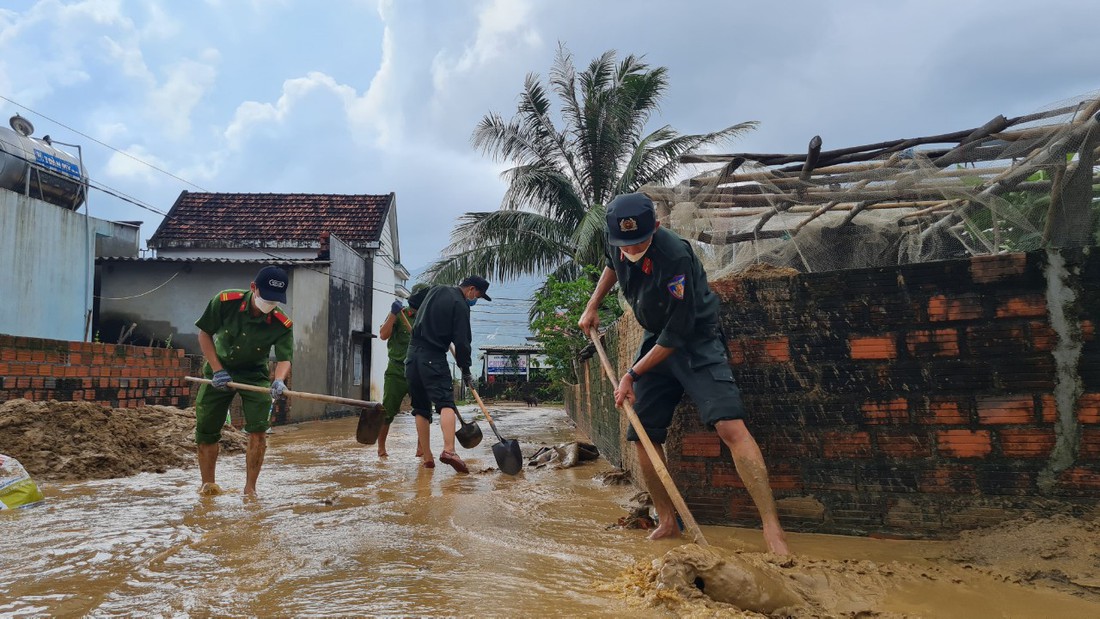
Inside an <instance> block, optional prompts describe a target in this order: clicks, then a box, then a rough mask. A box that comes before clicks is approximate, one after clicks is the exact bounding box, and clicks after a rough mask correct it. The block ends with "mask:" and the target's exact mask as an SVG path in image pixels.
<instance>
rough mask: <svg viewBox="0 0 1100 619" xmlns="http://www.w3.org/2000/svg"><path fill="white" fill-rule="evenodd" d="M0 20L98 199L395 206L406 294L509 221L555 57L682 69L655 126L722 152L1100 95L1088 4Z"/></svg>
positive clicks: (978, 121)
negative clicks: (466, 218) (520, 128)
mask: <svg viewBox="0 0 1100 619" xmlns="http://www.w3.org/2000/svg"><path fill="white" fill-rule="evenodd" d="M0 6H2V8H0V97H2V98H0V114H2V115H3V118H7V117H9V116H11V115H12V114H14V113H16V112H18V113H20V114H22V115H23V116H26V117H27V118H29V119H30V120H31V121H32V122H33V123H34V125H35V127H36V133H35V135H37V136H41V135H44V134H50V135H51V136H52V137H53V138H55V139H57V140H61V141H64V142H72V143H79V144H81V146H82V149H83V155H84V159H85V164H86V169H87V170H88V172H89V175H90V176H91V177H92V179H93V180H94V181H95V182H96V183H97V184H100V185H104V186H107V187H111V188H113V189H115V190H116V191H117V192H119V193H121V194H124V195H127V196H132V197H133V198H135V199H136V200H137V201H139V202H141V203H144V204H148V205H151V206H152V207H153V208H155V209H158V210H160V211H166V210H168V208H169V207H170V206H171V204H172V202H173V201H174V200H175V198H176V197H177V196H178V195H179V192H180V191H182V190H199V191H222V192H295V193H297V192H311V193H388V192H391V191H392V192H395V193H396V194H397V202H398V211H399V229H400V236H401V242H402V243H401V245H402V247H401V252H402V261H403V262H404V263H405V265H406V266H408V267H409V268H410V269H411V270H413V271H417V270H419V269H421V268H422V267H424V266H425V265H426V264H428V263H430V262H431V261H433V260H435V259H436V258H437V257H438V255H439V252H440V250H441V249H442V248H443V247H444V246H445V245H446V244H447V240H448V236H449V233H450V229H451V226H452V224H453V222H454V221H455V219H456V217H457V216H458V215H460V214H461V213H463V212H465V211H476V210H490V209H493V208H495V207H496V206H497V205H498V204H499V203H500V199H501V196H502V194H503V185H502V183H501V182H500V180H499V177H498V175H499V173H500V171H501V170H502V169H503V167H504V166H503V164H501V163H500V162H494V161H491V160H489V159H486V158H485V157H484V156H482V155H481V154H479V153H477V152H475V151H474V150H473V149H472V148H471V146H470V142H469V138H470V133H471V131H472V130H473V128H474V126H475V124H476V123H477V121H478V120H480V119H481V117H482V116H483V115H484V114H486V113H488V112H490V111H493V112H499V113H502V114H503V115H505V116H506V117H508V116H511V114H512V112H513V111H514V109H515V104H516V100H517V99H516V98H517V94H518V93H519V91H520V88H521V86H522V83H523V79H524V76H525V75H526V74H527V73H529V72H536V73H540V74H542V75H546V74H547V72H548V69H549V68H550V66H551V64H552V62H553V59H554V55H555V52H556V50H557V47H558V44H559V42H560V43H562V44H564V45H566V46H567V47H568V49H569V50H570V51H571V52H572V53H573V55H574V57H575V59H576V61H577V64H578V65H583V64H586V63H587V62H588V61H589V60H591V59H592V58H595V57H596V56H598V55H599V54H601V53H602V52H604V51H605V50H608V49H615V50H618V52H619V53H620V54H628V53H631V54H637V55H644V56H645V58H646V60H647V61H648V62H649V63H650V64H652V65H662V66H666V67H668V69H669V76H670V80H671V87H670V91H669V93H668V95H667V97H666V99H665V100H664V102H663V105H662V107H661V114H660V116H658V117H655V118H653V119H652V123H653V125H654V126H657V125H659V124H666V123H667V124H670V125H672V126H674V127H676V128H677V129H679V130H681V131H682V132H688V133H698V132H706V131H712V130H716V129H719V128H722V127H726V126H729V125H732V124H734V123H737V122H741V121H746V120H757V121H760V123H761V124H760V127H759V129H758V130H757V131H755V132H754V133H752V134H750V135H748V136H746V137H744V138H742V139H740V140H739V141H738V142H736V143H731V144H727V145H725V147H724V148H722V149H720V150H723V151H725V152H734V151H751V152H761V151H765V152H790V151H803V150H804V149H805V147H806V143H807V142H808V140H809V139H810V138H811V137H812V136H813V135H815V134H820V135H821V136H822V138H823V139H824V144H825V148H826V149H829V148H839V147H843V146H850V145H854V144H861V143H869V142H878V141H882V140H887V139H893V138H898V137H911V136H915V135H929V134H935V133H941V132H947V131H955V130H959V129H964V128H968V127H977V126H980V125H982V124H983V123H985V122H986V121H987V120H989V119H990V118H992V117H993V116H995V115H997V114H1005V115H1006V116H1014V115H1019V114H1026V113H1029V112H1034V111H1036V110H1039V109H1041V108H1045V107H1048V106H1050V105H1052V104H1054V103H1057V102H1059V101H1061V100H1064V99H1067V98H1071V97H1074V96H1077V95H1080V94H1084V93H1087V92H1092V91H1095V90H1097V89H1100V68H1098V67H1100V65H1098V64H1097V62H1096V58H1097V57H1100V43H1097V37H1096V33H1095V27H1096V24H1097V23H1100V2H1093V1H1090V0H1076V1H1067V0H1048V1H1046V2H1042V3H1038V2H1034V1H1027V2H1025V1H1021V0H984V1H983V0H968V1H965V2H960V1H958V0H951V1H941V0H923V1H905V0H892V1H879V0H873V1H872V0H845V1H836V2H822V1H820V0H784V1H782V2H776V1H771V0H751V1H750V0H726V1H721V0H693V1H688V0H685V1H682V2H671V1H669V0H629V1H628V0H583V1H582V0H325V1H321V0H178V1H168V0H161V1H157V0H38V1H32V0H5V1H4V2H3V4H2V5H0ZM70 150H72V149H70ZM89 208H90V212H91V214H92V215H94V216H97V217H101V218H106V219H119V220H141V221H144V222H145V224H144V226H143V229H142V231H143V236H144V237H145V238H147V237H148V236H149V235H151V234H152V233H153V231H154V230H156V227H157V225H158V224H159V223H160V216H158V215H156V214H155V213H153V212H150V211H148V210H143V209H141V208H139V207H137V206H133V205H131V204H128V203H126V202H124V201H122V200H119V199H117V198H113V197H111V196H108V195H104V194H102V193H93V194H92V196H91V200H90V203H89ZM528 288H529V287H528ZM498 290H499V288H498ZM506 290H507V289H506ZM525 290H526V289H523V288H515V289H513V294H509V295H508V296H511V297H513V298H516V299H518V298H523V297H525V296H526V294H527V292H526V291H525ZM498 294H499V293H498ZM500 296H503V295H500ZM504 301H505V303H495V304H494V308H493V311H494V312H498V313H500V314H501V316H500V319H501V320H503V321H504V322H503V323H502V325H501V326H502V328H507V327H509V326H511V327H515V328H516V329H518V330H519V332H525V329H523V328H522V327H523V321H522V314H523V313H524V312H523V311H522V307H519V304H517V303H516V302H512V303H511V305H510V306H509V305H508V303H509V302H508V301H507V298H506V299H504ZM519 338H520V340H522V335H520V336H519ZM508 339H510V340H514V339H515V338H508Z"/></svg>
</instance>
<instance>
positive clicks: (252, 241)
mask: <svg viewBox="0 0 1100 619" xmlns="http://www.w3.org/2000/svg"><path fill="white" fill-rule="evenodd" d="M393 198H394V196H393V194H392V193H390V194H385V195H336V194H310V193H193V192H188V191H184V192H182V193H180V196H179V198H177V199H176V203H175V204H173V205H172V210H170V211H168V215H167V216H166V217H165V218H164V221H162V222H161V224H160V227H159V228H157V231H156V232H154V233H153V236H152V237H151V238H150V239H149V247H154V248H167V247H195V248H236V247H318V246H319V245H320V239H321V233H322V232H328V233H330V234H332V235H334V236H336V237H338V238H339V239H340V240H342V241H344V242H345V243H347V244H349V245H351V246H352V247H354V248H357V249H358V248H362V247H364V246H371V245H373V244H374V243H377V242H378V241H379V239H380V238H381V236H382V227H383V225H384V224H385V222H386V214H387V213H388V212H389V208H390V205H391V204H393Z"/></svg>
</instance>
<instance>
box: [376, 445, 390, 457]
mask: <svg viewBox="0 0 1100 619" xmlns="http://www.w3.org/2000/svg"><path fill="white" fill-rule="evenodd" d="M389 455H390V453H389V452H388V451H386V450H385V449H383V448H381V447H379V448H378V457H379V458H388V457H389Z"/></svg>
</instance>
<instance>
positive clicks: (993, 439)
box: [568, 252, 1100, 536]
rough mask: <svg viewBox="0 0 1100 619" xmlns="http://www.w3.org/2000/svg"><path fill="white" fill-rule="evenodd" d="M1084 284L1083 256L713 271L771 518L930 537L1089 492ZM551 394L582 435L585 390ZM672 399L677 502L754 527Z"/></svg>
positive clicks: (1091, 355) (716, 460)
mask: <svg viewBox="0 0 1100 619" xmlns="http://www.w3.org/2000/svg"><path fill="white" fill-rule="evenodd" d="M1098 284H1100V259H1097V258H1093V257H1091V256H1089V255H1087V254H1070V253H1064V254H1059V253H1052V254H1048V253H1046V252H1036V253H1031V254H1009V255H1001V256H993V257H980V258H973V259H969V260H960V261H946V262H935V263H926V264H919V265H908V266H901V267H891V268H874V269H859V270H851V271H841V272H831V273H822V274H807V275H799V276H794V277H777V278H771V279H730V280H726V281H721V282H713V283H712V288H713V289H714V290H715V292H717V293H718V294H719V295H720V296H721V297H722V299H723V301H724V303H723V310H722V322H723V325H724V328H725V331H726V333H727V335H728V336H729V340H730V341H729V348H730V355H731V363H732V364H733V366H734V374H735V376H736V377H737V380H738V384H739V385H740V387H741V390H742V395H743V398H744V402H745V405H746V409H747V410H748V414H749V419H748V423H749V427H750V429H751V430H752V432H753V434H754V435H755V437H756V439H757V441H758V442H759V443H760V447H761V449H762V451H763V453H764V456H765V459H766V460H767V463H768V467H769V471H770V474H771V482H772V487H773V489H774V491H775V495H776V498H777V500H778V504H779V509H780V512H781V518H782V519H783V521H784V523H785V524H786V525H787V526H789V527H790V528H791V529H793V530H814V531H823V532H837V533H871V534H884V535H902V536H939V535H946V534H949V533H951V532H954V531H957V530H960V529H963V528H970V527H973V526H978V525H984V524H993V523H995V522H999V521H1001V520H1004V519H1006V518H1010V517H1013V516H1018V515H1020V514H1022V513H1024V512H1026V511H1029V510H1034V509H1036V508H1040V507H1042V508H1043V509H1047V510H1049V509H1064V510H1080V509H1086V508H1091V507H1093V506H1095V505H1096V504H1097V499H1098V498H1100V343H1098V342H1097V341H1096V340H1095V339H1094V336H1093V335H1094V326H1093V317H1094V316H1097V315H1098V314H1097V312H1098V311H1100V292H1098ZM615 330H616V338H618V339H619V340H622V339H629V336H626V337H624V335H623V333H627V332H632V331H637V330H638V329H637V326H636V325H634V324H631V322H630V321H622V322H621V324H619V325H616V327H615ZM618 352H619V358H620V359H622V360H623V361H624V362H625V363H629V362H630V361H631V360H632V354H630V353H626V354H623V351H618ZM631 353H632V351H631ZM597 362H598V360H597V359H591V360H589V361H588V362H587V363H588V365H590V366H591V367H592V372H593V374H594V372H595V371H596V370H597V369H598V367H597V366H596V365H595V364H596V363H597ZM625 363H617V365H618V370H622V369H625V367H626V365H625ZM601 389H606V393H605V395H604V396H602V397H598V398H595V399H594V400H595V401H594V405H595V403H596V402H599V405H601V406H607V404H606V402H605V401H606V399H607V397H608V395H607V394H609V393H610V387H609V385H606V384H605V383H601V384H600V386H599V387H596V386H585V385H582V386H581V388H579V389H577V390H576V391H575V394H580V393H584V392H586V391H588V390H592V391H594V392H597V391H600V390H601ZM568 406H569V410H570V414H571V415H573V417H574V418H575V419H577V420H578V425H579V426H580V427H581V428H582V429H584V430H585V431H590V432H592V433H601V434H603V433H606V430H608V429H611V428H612V424H610V423H608V422H606V421H604V422H603V423H602V424H594V423H592V422H590V421H589V420H590V419H596V418H599V417H600V416H601V415H604V414H605V412H595V411H593V410H590V409H589V408H588V407H587V403H586V402H585V400H584V398H579V397H571V398H570V399H569V401H568ZM681 413H683V414H682V415H679V416H678V419H679V421H678V425H677V426H674V431H673V432H672V433H671V435H670V439H669V443H668V445H667V448H668V453H669V460H670V470H671V471H672V472H673V476H674V478H675V479H676V481H677V483H678V484H679V486H680V490H681V492H682V493H683V494H684V496H685V499H686V500H687V501H688V503H689V505H690V507H691V508H692V510H693V514H694V515H695V516H696V518H697V519H698V520H700V521H701V522H704V523H712V524H739V525H750V526H753V525H758V524H759V518H758V517H757V515H756V512H755V508H754V507H753V504H752V501H751V499H750V498H749V496H748V494H747V493H746V491H745V490H744V487H743V485H742V484H741V480H740V478H739V477H738V475H737V473H736V470H735V469H734V467H733V464H732V461H731V460H730V455H729V451H728V449H727V448H726V447H725V446H724V445H722V444H721V442H720V441H719V439H718V437H717V435H716V434H715V433H714V432H711V431H708V430H706V429H705V428H703V427H701V425H700V424H699V422H698V419H697V417H696V416H695V412H694V409H693V408H692V406H691V404H690V402H689V401H685V402H684V403H682V404H681ZM622 427H625V426H622ZM622 436H623V434H622V432H621V429H620V431H619V433H618V435H617V436H616V437H615V438H614V440H616V441H620V442H621V440H622ZM601 440H603V441H604V442H608V441H611V440H612V439H611V438H610V437H609V436H604V437H602V439H601ZM631 449H632V448H631ZM622 451H623V453H624V454H625V453H628V451H629V450H627V449H625V448H623V450H622ZM624 463H625V464H626V465H627V466H628V467H629V462H624Z"/></svg>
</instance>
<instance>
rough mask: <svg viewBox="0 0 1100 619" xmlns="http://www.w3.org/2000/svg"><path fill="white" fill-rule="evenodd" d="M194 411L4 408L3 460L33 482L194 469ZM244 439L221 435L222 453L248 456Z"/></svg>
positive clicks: (56, 405) (62, 405)
mask: <svg viewBox="0 0 1100 619" xmlns="http://www.w3.org/2000/svg"><path fill="white" fill-rule="evenodd" d="M194 431H195V410H194V409H186V410H184V409H178V408H173V407H170V406H146V407H142V408H136V409H128V408H115V409H113V408H108V407H105V406H100V405H98V404H92V403H90V402H56V401H50V402H31V401H29V400H9V401H7V402H4V403H3V404H0V453H3V454H7V455H9V456H11V457H13V458H15V459H16V460H19V461H20V462H21V463H22V464H23V467H24V468H26V469H27V472H28V473H30V475H31V477H32V478H33V479H35V480H36V481H82V480H90V479H111V478H116V477H126V476H129V475H135V474H137V473H142V472H154V473H163V472H165V471H167V470H168V469H172V468H177V467H188V466H193V465H194V464H195V441H194ZM246 443H247V437H246V435H245V434H244V433H243V432H241V431H239V430H236V429H232V428H228V427H227V428H225V429H223V432H222V443H221V444H222V450H223V451H225V452H228V453H233V452H241V451H244V447H245V445H246Z"/></svg>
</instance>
